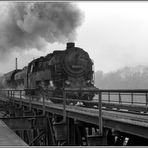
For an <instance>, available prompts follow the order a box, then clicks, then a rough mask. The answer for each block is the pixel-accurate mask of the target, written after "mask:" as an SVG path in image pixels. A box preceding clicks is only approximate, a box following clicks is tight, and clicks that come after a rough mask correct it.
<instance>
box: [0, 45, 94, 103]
mask: <svg viewBox="0 0 148 148" xmlns="http://www.w3.org/2000/svg"><path fill="white" fill-rule="evenodd" d="M93 74H94V71H93V62H92V60H91V59H90V57H89V55H88V53H87V52H85V51H84V50H83V49H82V48H79V47H75V44H74V43H71V42H70V43H67V47H66V50H63V51H61V50H56V51H54V52H53V53H50V54H48V55H46V56H45V57H40V58H37V59H35V60H33V61H31V62H30V63H29V64H28V66H26V67H24V68H23V69H16V70H14V71H11V72H9V73H7V74H4V75H3V76H2V77H0V87H1V88H9V89H26V90H32V91H31V93H33V94H35V95H38V94H39V93H40V91H41V90H51V89H52V90H54V91H53V93H50V95H51V96H53V97H54V96H55V97H57V96H61V95H62V89H63V88H65V87H66V88H67V87H68V88H93V87H94V82H93ZM93 96H94V94H93V93H91V92H83V93H81V94H80V93H78V92H73V93H70V94H69V95H68V98H70V99H75V98H79V99H82V100H92V98H93ZM49 97H50V96H49ZM52 101H53V100H52Z"/></svg>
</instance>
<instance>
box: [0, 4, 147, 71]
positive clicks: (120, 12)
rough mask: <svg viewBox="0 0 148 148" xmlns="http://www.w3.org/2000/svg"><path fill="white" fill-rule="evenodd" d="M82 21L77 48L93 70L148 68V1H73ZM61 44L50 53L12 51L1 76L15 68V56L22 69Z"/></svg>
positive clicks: (0, 69) (61, 46)
mask: <svg viewBox="0 0 148 148" xmlns="http://www.w3.org/2000/svg"><path fill="white" fill-rule="evenodd" d="M76 3H77V5H78V6H79V8H80V9H81V10H82V11H83V12H84V15H85V18H84V21H83V23H82V25H81V26H80V27H79V28H78V29H77V39H76V42H75V43H76V46H79V47H81V48H83V49H84V50H86V51H87V52H88V53H89V55H90V57H91V58H92V59H93V61H94V63H95V71H97V70H102V71H104V72H110V71H114V70H117V69H119V68H122V67H124V66H136V65H147V66H148V2H147V1H142V2H141V1H131V2H128V1H119V2H116V1H111V2H110V1H105V2H102V1H98V2H89V1H88V2H76ZM57 49H65V45H64V44H57V43H56V44H49V50H45V51H37V50H35V49H32V50H30V51H25V52H21V53H18V52H15V53H13V55H12V56H11V57H10V58H9V59H8V60H6V61H5V62H1V63H0V73H5V72H8V71H11V70H13V69H14V68H15V57H18V66H19V68H22V67H23V66H25V65H27V63H28V62H30V61H31V60H32V59H33V58H37V57H39V56H41V55H46V54H47V53H49V52H52V51H53V50H57Z"/></svg>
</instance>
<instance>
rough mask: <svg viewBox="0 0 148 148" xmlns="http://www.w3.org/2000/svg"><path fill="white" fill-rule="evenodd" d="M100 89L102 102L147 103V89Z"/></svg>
mask: <svg viewBox="0 0 148 148" xmlns="http://www.w3.org/2000/svg"><path fill="white" fill-rule="evenodd" d="M100 91H101V92H102V101H103V102H109V103H118V104H135V105H146V106H147V105H148V90H146V89H127V90H126V89H117V90H111V89H106V90H104V89H102V90H100Z"/></svg>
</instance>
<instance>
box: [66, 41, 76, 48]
mask: <svg viewBox="0 0 148 148" xmlns="http://www.w3.org/2000/svg"><path fill="white" fill-rule="evenodd" d="M73 47H75V43H73V42H68V43H67V49H68V48H73Z"/></svg>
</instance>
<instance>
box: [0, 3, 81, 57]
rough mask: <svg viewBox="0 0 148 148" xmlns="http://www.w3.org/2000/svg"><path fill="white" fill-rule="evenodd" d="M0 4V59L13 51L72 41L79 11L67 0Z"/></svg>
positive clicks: (74, 36) (79, 20) (77, 24)
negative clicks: (63, 0) (61, 0)
mask: <svg viewBox="0 0 148 148" xmlns="http://www.w3.org/2000/svg"><path fill="white" fill-rule="evenodd" d="M0 8H1V9H0V16H1V19H0V59H1V60H3V59H4V57H5V56H6V55H8V53H12V52H14V51H22V50H28V49H31V48H37V49H39V50H41V49H43V48H44V47H45V45H47V43H54V42H59V43H64V42H67V41H74V40H75V38H76V29H77V27H79V26H80V25H81V24H82V22H83V14H82V12H81V11H80V10H79V8H78V7H77V6H76V5H75V4H73V3H69V2H35V3H34V2H7V3H0Z"/></svg>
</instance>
